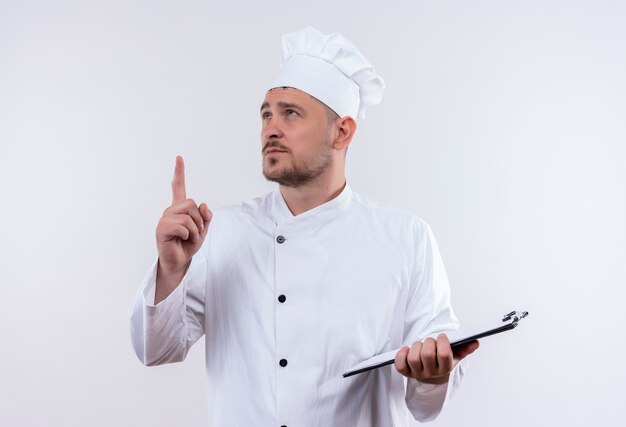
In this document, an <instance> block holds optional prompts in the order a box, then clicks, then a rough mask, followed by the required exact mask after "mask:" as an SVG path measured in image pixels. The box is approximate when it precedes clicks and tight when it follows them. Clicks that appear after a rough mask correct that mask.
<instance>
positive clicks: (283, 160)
mask: <svg viewBox="0 0 626 427" xmlns="http://www.w3.org/2000/svg"><path fill="white" fill-rule="evenodd" d="M283 48H284V51H283V68H282V70H281V73H280V75H279V77H278V78H277V80H276V81H275V82H274V83H273V84H272V85H271V86H270V89H269V90H268V91H267V93H266V95H265V99H264V101H263V103H262V105H261V122H262V129H261V148H262V156H263V174H264V175H265V177H266V178H267V179H268V180H271V181H275V182H277V183H278V184H279V185H278V188H277V189H276V191H274V192H273V193H270V194H268V195H266V196H264V197H260V198H257V199H254V200H252V201H249V202H246V203H243V204H242V205H240V206H232V207H227V208H222V209H220V210H217V211H216V212H215V214H214V215H213V214H212V213H211V211H210V210H209V209H208V207H207V205H206V204H204V203H203V204H200V205H199V206H198V205H197V204H196V203H195V202H194V201H193V200H191V199H187V195H186V191H185V180H184V165H183V160H182V158H180V157H179V158H177V159H176V167H175V172H174V180H173V182H172V191H173V201H172V205H171V206H170V207H169V208H167V209H166V210H165V212H164V214H163V217H162V218H161V220H160V222H159V224H158V226H157V233H156V234H157V246H158V252H159V258H158V260H157V261H156V262H155V265H154V267H153V269H152V271H151V272H150V274H148V276H147V277H146V279H145V281H144V283H143V284H142V286H141V290H140V292H139V293H138V294H137V297H136V298H135V301H134V303H133V306H132V307H131V316H132V322H131V325H132V327H131V329H132V336H133V345H134V347H135V350H136V352H137V355H138V356H139V358H140V359H141V360H142V362H143V363H145V364H147V365H158V364H162V363H169V362H176V361H181V360H183V359H184V358H185V356H186V354H187V352H188V350H189V348H190V347H191V346H192V345H193V344H194V343H195V342H196V341H197V340H198V339H199V338H200V337H201V336H202V335H203V334H206V339H205V342H206V365H207V372H208V380H209V397H208V405H209V417H210V422H211V425H232V426H244V425H245V426H250V425H255V426H257V425H258V426H281V425H284V426H335V425H336V426H377V427H380V426H403V425H407V423H408V422H409V419H408V416H409V412H410V413H411V414H412V415H413V417H415V418H416V419H418V420H420V421H426V420H431V419H433V418H435V417H436V416H437V415H438V414H439V412H440V411H441V408H442V407H443V405H444V403H445V402H446V400H447V399H448V398H449V396H450V395H451V393H452V392H453V389H454V387H455V386H456V385H457V384H458V382H459V380H460V377H461V376H462V372H461V371H462V364H459V361H460V360H461V359H462V358H463V357H465V356H466V355H468V354H470V353H471V352H473V351H474V350H475V349H476V348H477V347H478V343H477V342H473V343H470V344H468V345H466V346H465V347H464V348H462V349H460V350H459V351H457V352H456V353H455V354H453V353H452V350H451V348H450V344H449V342H448V340H447V338H446V335H445V334H442V332H446V331H451V330H455V329H457V328H458V321H457V320H456V318H455V316H454V314H453V311H452V308H451V306H450V298H449V286H448V281H447V278H446V274H445V271H444V268H443V264H442V262H441V259H440V256H439V251H438V249H437V246H436V243H435V240H434V238H433V236H432V233H431V232H430V229H429V228H428V226H427V225H426V224H425V223H424V222H423V221H421V220H420V219H418V218H417V217H415V216H413V215H410V214H407V213H405V212H401V211H398V210H394V209H389V208H385V207H382V206H379V205H378V204H375V203H372V202H371V201H369V200H367V199H366V198H363V197H361V196H359V195H358V194H356V193H354V192H353V191H352V190H351V188H350V187H349V186H348V185H347V184H346V178H345V157H346V150H347V148H348V146H349V145H350V143H351V141H352V138H353V136H354V134H355V131H356V127H357V124H356V121H355V117H363V113H364V110H365V108H367V107H369V106H371V105H374V104H376V103H378V102H379V101H380V99H381V98H382V91H383V88H384V84H383V81H382V79H381V78H380V77H379V76H378V75H377V74H376V73H375V71H374V69H373V68H372V67H371V65H370V64H369V63H368V62H367V61H366V60H365V58H364V57H363V55H361V53H360V52H359V51H358V50H357V49H356V48H355V47H354V46H353V45H352V44H351V43H350V42H349V41H348V40H346V39H345V38H344V37H343V36H341V35H340V34H331V35H327V36H326V35H323V34H321V33H319V32H318V31H317V30H315V29H312V28H306V29H305V30H303V31H301V32H297V33H291V34H287V35H285V37H284V38H283ZM402 345H405V346H406V347H404V348H403V349H402V350H400V351H399V352H398V354H397V355H396V360H395V369H393V367H384V368H380V369H377V370H374V371H370V372H368V373H364V374H360V375H356V376H354V377H350V378H343V377H342V373H344V372H345V371H346V370H348V369H349V368H350V367H351V366H353V365H355V364H356V363H358V362H361V361H362V360H364V359H367V358H368V357H371V356H373V355H376V354H379V353H382V352H386V351H389V350H391V349H394V348H399V347H401V346H402ZM404 377H406V378H404ZM405 380H406V384H405ZM407 409H408V411H407Z"/></svg>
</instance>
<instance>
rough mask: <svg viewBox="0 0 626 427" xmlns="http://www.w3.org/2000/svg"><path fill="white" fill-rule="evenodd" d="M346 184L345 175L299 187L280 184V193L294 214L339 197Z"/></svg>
mask: <svg viewBox="0 0 626 427" xmlns="http://www.w3.org/2000/svg"><path fill="white" fill-rule="evenodd" d="M345 186H346V178H345V176H343V175H342V176H341V177H337V179H332V180H329V181H328V182H325V181H317V180H316V181H313V182H311V183H307V184H305V185H301V186H299V187H286V186H284V185H281V186H280V193H281V194H282V196H283V199H285V203H286V204H287V207H288V208H289V210H290V211H291V213H292V214H293V215H294V216H297V215H300V214H302V213H304V212H306V211H310V210H311V209H314V208H316V207H318V206H320V205H323V204H324V203H327V202H330V201H331V200H333V199H334V198H335V197H337V196H338V195H339V194H340V193H341V192H342V191H343V189H344V187H345Z"/></svg>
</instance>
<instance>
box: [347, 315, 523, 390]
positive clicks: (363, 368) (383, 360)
mask: <svg viewBox="0 0 626 427" xmlns="http://www.w3.org/2000/svg"><path fill="white" fill-rule="evenodd" d="M526 316H528V312H527V311H512V312H510V313H508V314H506V315H504V317H503V318H502V319H501V320H498V321H495V322H491V323H489V324H488V325H486V326H484V327H481V328H474V329H469V330H459V331H453V332H449V333H447V334H446V335H447V336H448V339H449V340H450V346H451V347H452V350H453V351H454V349H455V347H457V348H458V347H460V346H462V345H463V344H466V343H468V342H470V341H474V340H477V339H479V338H484V337H488V336H489V335H494V334H499V333H500V332H505V331H510V330H511V329H513V328H515V327H517V325H518V324H519V321H520V320H522V319H523V318H525V317H526ZM400 350H401V349H400V348H398V349H395V350H392V351H388V352H386V353H382V354H379V355H376V356H373V357H370V358H369V359H367V360H365V361H363V362H361V363H359V364H357V365H355V366H353V367H352V368H350V370H348V371H347V372H346V373H345V374H343V377H344V378H346V377H350V376H352V375H356V374H360V373H362V372H367V371H370V370H372V369H376V368H380V367H382V366H387V365H391V364H392V363H394V360H395V356H396V354H397V353H398V351H400Z"/></svg>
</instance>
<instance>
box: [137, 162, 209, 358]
mask: <svg viewBox="0 0 626 427" xmlns="http://www.w3.org/2000/svg"><path fill="white" fill-rule="evenodd" d="M172 193H173V199H172V205H171V206H170V207H168V208H167V209H166V210H165V211H164V212H163V216H162V217H161V219H160V220H159V224H158V226H157V230H156V238H157V248H158V252H159V258H158V259H157V261H156V262H155V264H154V265H153V267H152V269H151V271H150V272H149V274H148V275H147V276H146V278H145V279H144V281H143V283H142V285H141V288H140V290H139V292H138V293H137V294H136V296H135V298H134V300H133V303H132V305H131V309H130V315H131V336H132V343H133V347H134V349H135V352H136V353H137V356H138V357H139V359H140V360H141V361H142V362H143V363H144V364H146V365H158V364H162V363H168V362H177V361H181V360H183V359H184V358H185V356H186V355H187V352H188V351H189V348H190V347H191V345H192V344H193V343H195V342H196V341H197V340H198V339H199V338H200V337H201V336H202V334H203V333H204V327H203V325H204V289H205V284H206V270H207V268H206V267H207V261H206V251H202V250H200V248H201V247H203V243H204V240H205V238H206V236H207V234H208V229H209V223H210V221H211V218H212V214H211V211H209V209H208V207H207V206H206V205H205V204H202V205H200V207H198V206H197V205H196V204H195V202H194V201H193V200H190V199H186V191H185V176H184V163H183V160H182V158H180V157H178V158H177V159H176V169H175V172H174V180H173V181H172Z"/></svg>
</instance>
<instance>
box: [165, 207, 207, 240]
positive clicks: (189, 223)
mask: <svg viewBox="0 0 626 427" xmlns="http://www.w3.org/2000/svg"><path fill="white" fill-rule="evenodd" d="M163 223H164V224H178V225H182V226H183V227H185V228H186V229H187V230H189V236H188V238H187V239H183V240H188V239H191V240H193V241H194V242H197V241H199V240H200V231H199V230H198V227H197V226H196V223H195V222H194V221H193V219H191V217H190V216H189V215H185V214H180V215H172V216H168V217H164V218H163Z"/></svg>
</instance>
